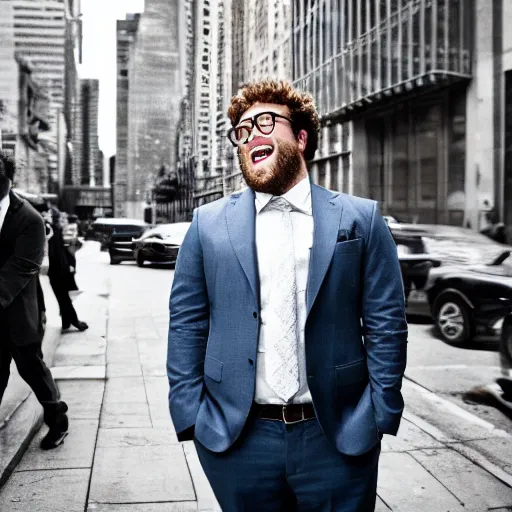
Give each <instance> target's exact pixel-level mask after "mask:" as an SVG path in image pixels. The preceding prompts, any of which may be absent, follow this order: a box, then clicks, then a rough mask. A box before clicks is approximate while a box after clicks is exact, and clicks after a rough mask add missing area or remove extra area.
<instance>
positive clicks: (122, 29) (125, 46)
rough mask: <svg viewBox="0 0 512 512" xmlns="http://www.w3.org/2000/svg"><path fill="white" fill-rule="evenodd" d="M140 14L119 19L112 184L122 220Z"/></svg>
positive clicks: (115, 212)
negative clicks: (132, 65) (132, 62)
mask: <svg viewBox="0 0 512 512" xmlns="http://www.w3.org/2000/svg"><path fill="white" fill-rule="evenodd" d="M139 19H140V14H128V15H127V16H126V19H125V20H117V27H116V39H117V53H116V54H117V84H116V87H117V98H116V113H117V116H116V161H115V179H114V182H113V184H112V185H113V206H114V215H116V216H118V217H123V216H124V215H125V207H126V201H127V177H128V97H129V92H130V75H129V68H130V59H131V56H132V54H133V44H134V41H135V38H136V36H137V29H138V26H139Z"/></svg>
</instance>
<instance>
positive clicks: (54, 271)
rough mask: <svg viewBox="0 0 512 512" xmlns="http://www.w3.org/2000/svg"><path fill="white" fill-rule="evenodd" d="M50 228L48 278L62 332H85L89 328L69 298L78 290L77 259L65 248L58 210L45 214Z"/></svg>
mask: <svg viewBox="0 0 512 512" xmlns="http://www.w3.org/2000/svg"><path fill="white" fill-rule="evenodd" d="M43 216H44V218H45V221H46V223H47V225H48V227H49V233H48V236H47V239H48V263H49V265H48V277H49V278H50V285H51V287H52V290H53V293H54V294H55V297H56V298H57V302H58V303H59V308H60V316H61V323H62V330H63V331H66V330H68V329H69V328H70V327H71V326H73V327H76V328H77V329H78V330H79V331H85V330H86V329H88V328H89V326H88V325H87V324H86V323H85V322H82V321H81V320H79V319H78V315H77V313H76V310H75V308H74V306H73V302H72V301H71V297H70V296H69V292H70V291H76V290H78V286H77V285H76V282H75V271H76V259H75V256H74V254H71V253H70V252H69V251H68V250H67V248H66V247H65V246H64V241H63V239H62V221H61V215H60V212H59V210H58V209H57V208H55V207H52V208H51V210H50V211H48V212H46V213H45V214H43Z"/></svg>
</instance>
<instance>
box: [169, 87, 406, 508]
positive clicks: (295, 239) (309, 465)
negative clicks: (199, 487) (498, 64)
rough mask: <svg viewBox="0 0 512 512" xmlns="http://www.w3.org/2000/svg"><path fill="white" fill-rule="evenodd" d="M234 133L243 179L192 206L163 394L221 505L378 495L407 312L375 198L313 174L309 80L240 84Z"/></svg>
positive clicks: (314, 125) (358, 499) (357, 500)
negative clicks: (304, 87) (326, 183)
mask: <svg viewBox="0 0 512 512" xmlns="http://www.w3.org/2000/svg"><path fill="white" fill-rule="evenodd" d="M228 116H229V118H230V120H231V123H232V126H233V127H232V128H231V130H229V132H228V137H229V139H230V141H231V142H232V143H233V145H234V146H235V147H238V156H239V161H240V165H241V168H242V172H243V176H244V178H245V181H246V183H247V185H248V189H246V190H245V191H243V192H241V193H236V194H233V195H231V196H229V197H225V198H223V199H221V200H219V201H216V202H213V203H210V204H207V205H204V206H201V207H200V208H198V209H196V211H195V212H194V217H193V220H192V224H191V226H190V229H189V231H188V233H187V235H186V237H185V240H184V242H183V245H182V247H181V249H180V252H179V257H178V261H177V264H176V271H175V275H174V282H173V286H172V291H171V297H170V304H169V309H170V322H169V341H168V356H167V373H168V377H169V385H170V392H169V407H170V412H171V417H172V420H173V423H174V426H175V429H176V432H177V435H178V439H179V440H180V441H182V440H187V439H188V440H190V439H194V442H195V446H196V448H197V451H198V454H199V458H200V461H201V464H202V466H203V469H204V471H205V473H206V476H207V477H208V480H209V482H210V484H211V486H212V488H213V491H214V493H215V495H216V497H217V499H218V501H219V503H220V505H221V507H222V509H223V510H225V511H229V512H231V511H258V512H261V511H264V512H268V511H294V510H299V511H313V510H314V511H332V510H336V511H344V512H368V511H372V510H374V508H375V501H376V489H377V469H378V460H379V455H380V440H381V438H382V435H383V434H390V435H396V433H397V431H398V426H399V424H400V419H401V415H402V411H403V407H404V403H403V399H402V395H401V392H400V389H401V383H402V377H403V374H404V370H405V363H406V346H407V323H406V320H405V307H404V293H403V286H402V279H401V274H400V268H399V263H398V258H397V252H396V246H395V243H394V241H393V239H392V237H391V234H390V232H389V229H388V228H387V226H386V224H385V222H384V220H383V218H382V217H381V215H380V213H379V210H378V206H377V203H376V202H375V201H370V200H366V199H360V198H357V197H353V196H348V195H346V194H342V193H338V192H331V191H328V190H326V189H324V188H322V187H318V186H316V185H311V184H310V182H309V179H308V171H307V166H306V161H308V160H310V159H312V158H313V156H314V154H315V151H316V149H317V145H318V130H319V120H318V115H317V112H316V110H315V107H314V104H313V100H312V98H311V96H310V95H309V94H305V93H302V92H298V91H296V90H294V89H293V88H292V87H291V85H290V84H288V83H287V82H276V81H272V80H266V81H263V82H259V83H252V84H248V85H246V86H245V87H243V88H242V89H241V90H240V91H239V93H238V94H237V95H236V96H235V97H233V98H232V100H231V106H230V108H229V111H228Z"/></svg>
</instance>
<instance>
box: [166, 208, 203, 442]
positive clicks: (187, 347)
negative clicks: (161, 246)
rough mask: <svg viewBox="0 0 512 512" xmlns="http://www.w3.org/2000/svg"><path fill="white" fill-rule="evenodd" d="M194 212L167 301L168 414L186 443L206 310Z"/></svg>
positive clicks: (198, 386) (199, 380) (197, 399)
mask: <svg viewBox="0 0 512 512" xmlns="http://www.w3.org/2000/svg"><path fill="white" fill-rule="evenodd" d="M198 222H199V221H198V210H195V211H194V216H193V219H192V223H191V225H190V228H189V230H188V232H187V234H186V236H185V239H184V241H183V244H182V246H181V248H180V251H179V253H178V260H177V262H176V268H175V273H174V281H173V284H172V289H171V296H170V300H169V336H168V347H167V376H168V379H169V410H170V413H171V417H172V420H173V423H174V427H175V429H176V433H177V435H178V439H179V440H180V441H181V440H186V439H189V438H190V436H191V435H192V434H190V433H191V432H193V428H192V427H193V426H194V424H195V420H196V416H197V412H198V410H199V405H200V403H201V399H202V396H203V376H204V358H205V353H206V342H207V340H208V331H209V316H210V307H209V301H208V292H207V289H206V280H205V274H204V268H203V253H202V248H201V242H200V238H199V226H198Z"/></svg>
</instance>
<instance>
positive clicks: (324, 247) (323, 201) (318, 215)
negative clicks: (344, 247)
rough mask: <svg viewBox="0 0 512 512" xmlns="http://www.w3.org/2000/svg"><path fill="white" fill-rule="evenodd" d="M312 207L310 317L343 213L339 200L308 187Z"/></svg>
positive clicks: (334, 195)
mask: <svg viewBox="0 0 512 512" xmlns="http://www.w3.org/2000/svg"><path fill="white" fill-rule="evenodd" d="M311 202H312V206H313V222H314V232H313V247H312V249H311V258H310V262H309V274H308V285H307V290H306V310H307V315H309V313H310V311H311V308H312V307H313V304H314V302H315V299H316V296H317V295H318V292H319V290H320V286H321V285H322V282H323V280H324V277H325V274H326V273H327V269H328V268H329V264H330V263H331V259H332V255H333V253H334V247H335V246H336V241H337V240H338V232H339V228H340V223H341V216H342V212H343V204H342V201H341V196H340V194H338V193H333V192H331V191H329V190H327V189H325V188H322V187H319V186H317V185H311Z"/></svg>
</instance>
